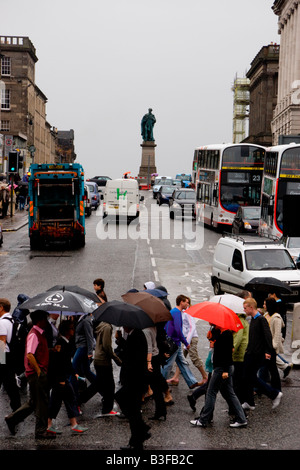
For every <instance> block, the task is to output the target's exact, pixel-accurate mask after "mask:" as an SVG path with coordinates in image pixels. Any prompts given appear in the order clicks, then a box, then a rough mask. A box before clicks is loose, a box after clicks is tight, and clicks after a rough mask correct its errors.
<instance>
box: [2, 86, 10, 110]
mask: <svg viewBox="0 0 300 470" xmlns="http://www.w3.org/2000/svg"><path fill="white" fill-rule="evenodd" d="M1 109H10V90H7V89H6V88H5V89H4V90H3V89H2V90H1Z"/></svg>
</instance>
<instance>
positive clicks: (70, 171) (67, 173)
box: [28, 163, 85, 249]
mask: <svg viewBox="0 0 300 470" xmlns="http://www.w3.org/2000/svg"><path fill="white" fill-rule="evenodd" d="M28 196H29V203H28V206H29V207H28V230H29V238H30V247H31V249H38V248H41V247H43V246H45V245H47V244H48V243H50V242H56V241H66V242H70V243H71V245H72V246H74V247H82V246H84V245H85V207H84V170H83V168H82V166H81V165H80V164H79V163H62V164H47V163H43V164H38V163H34V164H32V165H31V166H30V168H29V177H28Z"/></svg>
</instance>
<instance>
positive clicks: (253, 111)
mask: <svg viewBox="0 0 300 470" xmlns="http://www.w3.org/2000/svg"><path fill="white" fill-rule="evenodd" d="M278 67H279V45H277V44H272V43H271V44H269V45H268V46H263V47H262V48H261V49H260V51H259V52H258V53H257V55H256V56H255V58H254V59H253V61H252V62H251V67H250V69H249V70H248V72H247V74H246V77H247V78H248V79H249V81H250V84H249V92H250V112H249V133H248V137H247V138H246V139H244V140H243V142H252V143H256V144H259V145H263V146H266V147H268V146H271V145H272V129H271V122H272V119H273V112H274V109H275V106H276V103H277V88H278Z"/></svg>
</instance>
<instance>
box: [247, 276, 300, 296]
mask: <svg viewBox="0 0 300 470" xmlns="http://www.w3.org/2000/svg"><path fill="white" fill-rule="evenodd" d="M245 289H246V290H250V291H256V292H268V293H269V292H271V291H272V290H279V292H280V293H281V294H291V293H292V292H293V291H292V289H290V287H289V286H288V284H287V283H286V282H283V281H280V280H279V279H276V277H254V278H253V279H251V281H249V282H248V283H247V284H246V285H245ZM272 293H273V292H272Z"/></svg>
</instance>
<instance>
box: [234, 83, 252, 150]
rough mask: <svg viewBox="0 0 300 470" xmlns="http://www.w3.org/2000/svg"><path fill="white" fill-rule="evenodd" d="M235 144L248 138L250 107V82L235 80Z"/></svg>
mask: <svg viewBox="0 0 300 470" xmlns="http://www.w3.org/2000/svg"><path fill="white" fill-rule="evenodd" d="M232 91H233V143H234V144H237V143H239V142H241V141H242V140H244V139H245V138H246V137H247V131H248V124H249V105H250V80H249V79H248V78H237V77H236V78H235V80H234V83H233V86H232Z"/></svg>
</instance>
